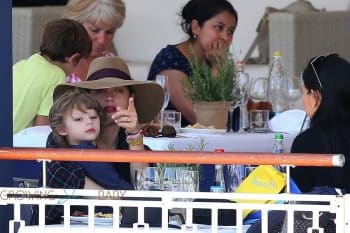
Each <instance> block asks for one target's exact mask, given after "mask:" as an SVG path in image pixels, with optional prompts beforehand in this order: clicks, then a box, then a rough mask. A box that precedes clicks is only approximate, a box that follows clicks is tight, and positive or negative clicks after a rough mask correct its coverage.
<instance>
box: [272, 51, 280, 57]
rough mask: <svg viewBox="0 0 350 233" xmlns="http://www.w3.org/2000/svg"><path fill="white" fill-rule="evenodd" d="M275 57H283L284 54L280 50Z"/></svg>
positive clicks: (275, 53)
mask: <svg viewBox="0 0 350 233" xmlns="http://www.w3.org/2000/svg"><path fill="white" fill-rule="evenodd" d="M273 56H274V57H282V52H281V51H280V50H276V51H275V52H274V53H273Z"/></svg>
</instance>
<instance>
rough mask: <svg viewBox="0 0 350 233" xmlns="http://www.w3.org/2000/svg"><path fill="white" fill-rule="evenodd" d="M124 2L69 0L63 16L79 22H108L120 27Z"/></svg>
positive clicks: (123, 12) (118, 0)
mask: <svg viewBox="0 0 350 233" xmlns="http://www.w3.org/2000/svg"><path fill="white" fill-rule="evenodd" d="M125 10H126V9H125V4H124V2H123V1H122V0H70V1H69V2H68V3H67V5H66V7H65V9H64V12H63V17H64V18H68V19H73V20H76V21H78V22H80V23H84V22H92V23H100V22H104V23H108V24H113V25H115V26H116V28H120V27H121V26H122V24H123V21H124V18H125Z"/></svg>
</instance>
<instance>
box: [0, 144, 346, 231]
mask: <svg viewBox="0 0 350 233" xmlns="http://www.w3.org/2000/svg"><path fill="white" fill-rule="evenodd" d="M72 153H74V155H75V156H74V160H77V161H81V160H84V161H123V162H125V161H130V160H132V161H138V162H155V161H158V162H172V163H174V162H177V163H184V162H186V163H221V164H234V163H237V164H244V163H245V164H267V161H269V162H268V163H269V164H293V165H303V166H342V165H343V164H344V158H343V156H341V155H308V154H301V155H295V154H294V155H293V154H282V155H281V156H276V155H272V154H252V153H211V154H208V153H204V152H180V153H179V152H175V153H174V152H141V153H140V152H134V153H133V152H130V151H128V152H125V151H123V152H120V151H99V150H53V149H48V150H45V149H38V150H35V149H15V148H13V149H3V150H0V159H27V160H30V159H40V160H44V161H46V160H51V159H52V160H73V159H72V157H73V156H71V155H72ZM131 154H132V155H133V156H130V155H131ZM68 155H69V157H68ZM87 155H88V156H87ZM101 155H103V156H101ZM152 155H153V156H152ZM209 155H210V156H209ZM65 156H67V157H65ZM67 158H68V159H67ZM169 158H170V159H169ZM188 158H191V159H188ZM194 199H196V201H195V202H192V200H194ZM203 199H212V201H213V202H208V201H203ZM227 200H236V201H237V200H239V203H236V202H227ZM256 200H264V201H266V200H270V201H269V202H268V203H261V202H260V203H257V202H255V201H256ZM222 201H226V202H222ZM57 204H60V205H63V206H64V216H63V218H62V219H63V223H62V224H60V225H54V226H52V225H45V206H46V205H57ZM0 205H13V208H14V219H13V220H11V221H10V222H9V224H10V225H9V229H10V233H15V232H16V225H17V224H19V225H20V227H19V231H18V232H20V233H24V232H62V231H64V232H124V231H130V230H132V231H152V232H153V231H154V232H167V231H176V229H173V228H168V227H169V225H168V224H169V220H168V213H169V211H177V212H181V213H183V214H184V216H185V223H184V224H181V225H179V227H180V229H177V231H185V232H245V231H246V230H247V226H246V225H244V222H243V218H242V212H243V210H250V209H254V210H261V213H262V232H263V233H267V232H268V228H267V224H268V211H271V210H282V211H285V212H286V216H287V219H288V220H287V221H286V223H287V229H288V232H294V213H295V212H296V211H306V212H310V211H311V212H312V217H311V218H312V219H311V220H312V224H313V225H312V229H315V230H316V229H317V230H319V232H323V229H322V228H320V227H319V216H320V215H321V214H322V212H329V213H332V214H334V222H335V223H336V232H337V233H345V232H350V227H349V220H350V213H349V212H350V211H349V209H350V208H349V207H350V197H349V196H348V195H344V196H343V195H305V194H276V195H269V194H251V193H204V192H202V193H199V192H194V193H192V192H166V191H125V190H72V189H69V190H67V189H50V188H6V187H2V188H0ZM23 205H37V206H38V208H39V225H38V226H25V224H24V221H23V220H21V210H22V208H21V207H22V206H23ZM72 205H81V206H88V213H89V214H88V217H85V218H84V221H85V224H80V225H79V224H78V225H77V224H73V221H72V220H75V219H72V217H71V216H70V207H71V206H72ZM96 206H109V207H112V208H113V218H112V219H109V220H110V222H109V225H108V226H106V225H104V226H100V225H98V224H95V221H96V220H97V218H96V219H95V215H94V212H95V211H94V209H95V207H96ZM122 207H136V208H137V209H138V214H137V215H138V221H137V223H135V224H133V226H132V229H130V228H129V229H125V228H122V227H120V225H119V223H120V218H121V217H123V216H121V212H120V209H121V208H122ZM145 207H158V208H161V213H162V217H161V218H162V225H161V226H159V227H149V225H148V224H147V223H145V222H144V221H143V219H144V214H145V212H144V208H145ZM193 209H210V210H211V225H210V226H202V225H197V224H193V218H192V214H191V213H192V210H193ZM223 209H226V210H227V209H229V210H235V211H236V216H232V218H236V224H235V226H225V227H223V226H218V210H223ZM16 223H17V224H16ZM308 232H311V228H309V231H308Z"/></svg>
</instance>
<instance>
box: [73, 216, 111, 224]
mask: <svg viewBox="0 0 350 233" xmlns="http://www.w3.org/2000/svg"><path fill="white" fill-rule="evenodd" d="M70 221H71V223H78V224H88V217H87V216H81V217H80V216H79V217H78V216H70ZM112 224H113V218H99V217H95V225H103V226H112Z"/></svg>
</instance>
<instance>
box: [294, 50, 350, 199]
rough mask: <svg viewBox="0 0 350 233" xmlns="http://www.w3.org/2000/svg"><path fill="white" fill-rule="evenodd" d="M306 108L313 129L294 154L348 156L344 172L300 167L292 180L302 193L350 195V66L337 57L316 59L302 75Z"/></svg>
mask: <svg viewBox="0 0 350 233" xmlns="http://www.w3.org/2000/svg"><path fill="white" fill-rule="evenodd" d="M302 78H303V83H304V85H303V105H304V109H305V111H306V114H307V115H308V117H309V118H310V128H309V129H307V130H305V131H304V132H303V133H301V134H300V135H298V136H297V137H296V138H295V139H294V142H293V144H292V148H291V152H292V153H330V154H344V155H345V165H344V167H342V168H335V167H334V168H329V167H296V168H293V169H291V176H292V177H293V179H294V180H295V182H296V183H297V185H298V186H299V188H300V189H301V191H302V192H309V191H311V190H312V189H313V188H314V187H319V186H328V187H334V188H339V189H345V191H346V192H347V193H348V192H350V182H349V177H350V162H349V161H348V160H349V156H350V121H349V119H350V64H349V62H348V61H346V60H345V59H344V58H341V57H339V56H338V55H337V54H327V55H322V56H318V57H315V58H313V59H312V60H311V61H310V62H309V63H308V65H307V67H306V69H305V70H304V72H303V75H302Z"/></svg>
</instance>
